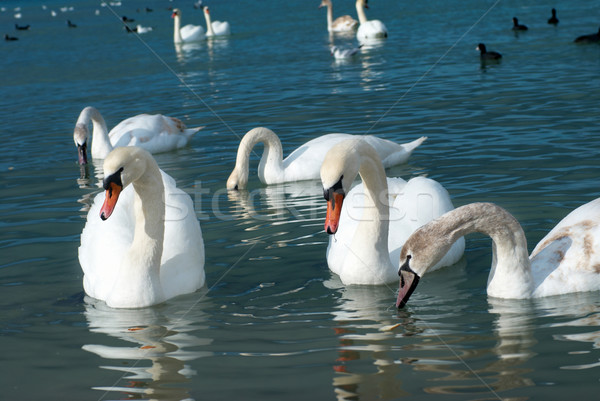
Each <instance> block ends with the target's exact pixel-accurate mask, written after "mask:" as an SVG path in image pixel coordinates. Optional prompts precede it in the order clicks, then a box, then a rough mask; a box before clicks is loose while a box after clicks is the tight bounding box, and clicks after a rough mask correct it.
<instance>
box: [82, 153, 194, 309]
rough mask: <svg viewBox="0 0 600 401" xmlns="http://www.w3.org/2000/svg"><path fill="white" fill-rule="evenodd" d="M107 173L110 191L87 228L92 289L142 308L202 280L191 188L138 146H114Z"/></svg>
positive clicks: (86, 265) (116, 304) (86, 269)
mask: <svg viewBox="0 0 600 401" xmlns="http://www.w3.org/2000/svg"><path fill="white" fill-rule="evenodd" d="M104 176H105V179H104V188H105V189H106V192H105V193H100V194H98V195H97V196H96V198H95V199H94V204H93V205H92V207H91V209H90V210H89V212H88V215H87V221H86V224H85V227H84V229H83V232H82V233H81V245H80V247H79V262H80V264H81V268H82V270H83V273H84V277H83V286H84V289H85V292H86V294H87V295H89V296H91V297H93V298H96V299H99V300H102V301H105V302H106V303H107V305H108V306H110V307H113V308H140V307H146V306H150V305H154V304H158V303H161V302H164V301H166V300H167V299H170V298H173V297H175V296H178V295H181V294H187V293H190V292H194V291H196V290H197V289H198V288H200V287H202V286H203V285H204V243H203V240H202V231H201V229H200V224H199V223H198V220H197V219H196V215H195V213H194V206H193V204H192V200H191V198H190V197H189V195H187V194H186V193H185V192H183V191H182V190H180V189H178V188H177V187H176V184H175V181H174V180H173V179H172V178H171V177H169V176H168V175H167V174H165V173H164V172H162V171H161V170H160V169H159V168H158V165H157V164H156V162H155V161H154V159H153V158H152V156H151V155H150V154H149V153H148V152H146V151H145V150H143V149H140V148H136V147H125V148H116V149H115V150H113V151H112V152H111V153H110V154H109V155H108V157H107V158H106V159H105V160H104ZM130 184H131V185H130ZM117 201H118V204H117ZM103 220H105V221H103Z"/></svg>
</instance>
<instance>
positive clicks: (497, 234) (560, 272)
mask: <svg viewBox="0 0 600 401" xmlns="http://www.w3.org/2000/svg"><path fill="white" fill-rule="evenodd" d="M472 232H480V233H483V234H485V235H488V236H490V237H491V238H492V245H493V246H492V268H491V271H490V274H489V277H488V283H487V294H488V296H490V297H496V298H504V299H527V298H539V297H548V296H552V295H560V294H568V293H572V292H585V291H597V290H600V270H599V269H598V266H600V253H599V252H598V249H600V198H598V199H596V200H593V201H591V202H589V203H587V204H585V205H582V206H580V207H578V208H577V209H575V210H573V211H572V212H571V213H569V214H568V215H567V217H565V218H564V219H562V220H561V221H560V222H559V223H558V224H557V225H556V227H554V229H552V231H550V232H549V233H548V235H546V236H545V237H544V238H542V240H541V241H540V242H539V243H538V244H537V246H536V247H535V248H534V249H533V252H532V253H531V256H528V252H527V239H526V238H525V233H524V232H523V229H522V228H521V225H520V224H519V222H518V221H517V219H515V218H514V217H513V216H512V215H511V214H510V213H508V212H507V211H506V210H504V209H503V208H501V207H500V206H498V205H495V204H493V203H471V204H468V205H465V206H461V207H459V208H457V209H455V210H452V211H450V212H448V213H446V214H445V215H443V216H441V217H440V218H438V219H437V220H434V221H432V222H430V223H429V224H427V225H425V226H423V227H421V228H420V229H419V230H417V231H415V233H413V235H412V236H411V237H410V238H409V239H408V240H407V241H406V243H405V244H404V248H403V249H402V252H401V254H400V261H399V262H400V264H401V265H402V267H401V268H400V272H399V274H400V277H401V279H400V292H399V294H398V299H397V301H396V306H398V307H402V306H404V305H405V304H406V302H407V301H408V299H409V297H410V295H411V294H412V292H413V291H414V289H415V287H416V286H417V284H418V282H419V278H420V277H421V276H423V274H425V273H426V272H427V271H428V270H429V269H430V266H433V265H435V264H436V263H437V261H438V260H439V258H440V257H442V256H443V255H444V254H445V252H446V250H447V249H448V248H449V247H450V246H451V245H452V243H453V242H454V241H455V240H456V239H457V238H459V237H460V238H462V236H463V235H466V234H469V233H472Z"/></svg>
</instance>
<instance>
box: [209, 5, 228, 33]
mask: <svg viewBox="0 0 600 401" xmlns="http://www.w3.org/2000/svg"><path fill="white" fill-rule="evenodd" d="M203 8H204V18H205V19H206V36H207V37H214V36H226V35H229V34H230V33H231V30H230V28H229V22H227V21H211V19H210V11H209V10H208V6H204V7H203Z"/></svg>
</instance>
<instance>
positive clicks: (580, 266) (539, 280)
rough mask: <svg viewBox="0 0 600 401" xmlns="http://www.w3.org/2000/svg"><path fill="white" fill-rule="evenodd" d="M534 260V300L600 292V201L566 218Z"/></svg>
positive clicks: (544, 241)
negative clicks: (575, 293) (569, 294)
mask: <svg viewBox="0 0 600 401" xmlns="http://www.w3.org/2000/svg"><path fill="white" fill-rule="evenodd" d="M530 260H531V269H532V274H533V279H534V283H535V290H534V293H533V296H534V297H542V296H550V295H558V294H566V293H571V292H584V291H596V290H600V198H599V199H596V200H593V201H591V202H589V203H586V204H585V205H582V206H580V207H578V208H577V209H575V210H573V211H572V212H571V213H569V214H568V215H567V216H566V217H565V218H564V219H562V220H561V221H560V222H559V223H558V224H557V225H556V227H554V228H553V229H552V230H551V231H550V232H549V233H548V235H546V236H545V237H544V238H542V240H541V241H540V242H539V243H538V244H537V245H536V247H535V248H534V250H533V252H532V253H531V256H530Z"/></svg>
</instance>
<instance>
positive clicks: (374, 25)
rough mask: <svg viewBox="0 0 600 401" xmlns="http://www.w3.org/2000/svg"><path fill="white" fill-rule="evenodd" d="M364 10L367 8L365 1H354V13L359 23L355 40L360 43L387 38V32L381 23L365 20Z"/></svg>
mask: <svg viewBox="0 0 600 401" xmlns="http://www.w3.org/2000/svg"><path fill="white" fill-rule="evenodd" d="M365 8H369V6H368V5H367V0H356V13H357V14H358V20H359V21H360V25H359V27H358V31H356V38H357V39H358V40H359V41H361V42H363V41H368V40H370V39H381V38H387V36H388V32H387V28H386V27H385V25H384V24H383V22H381V21H379V20H376V19H375V20H367V16H366V15H365Z"/></svg>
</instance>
